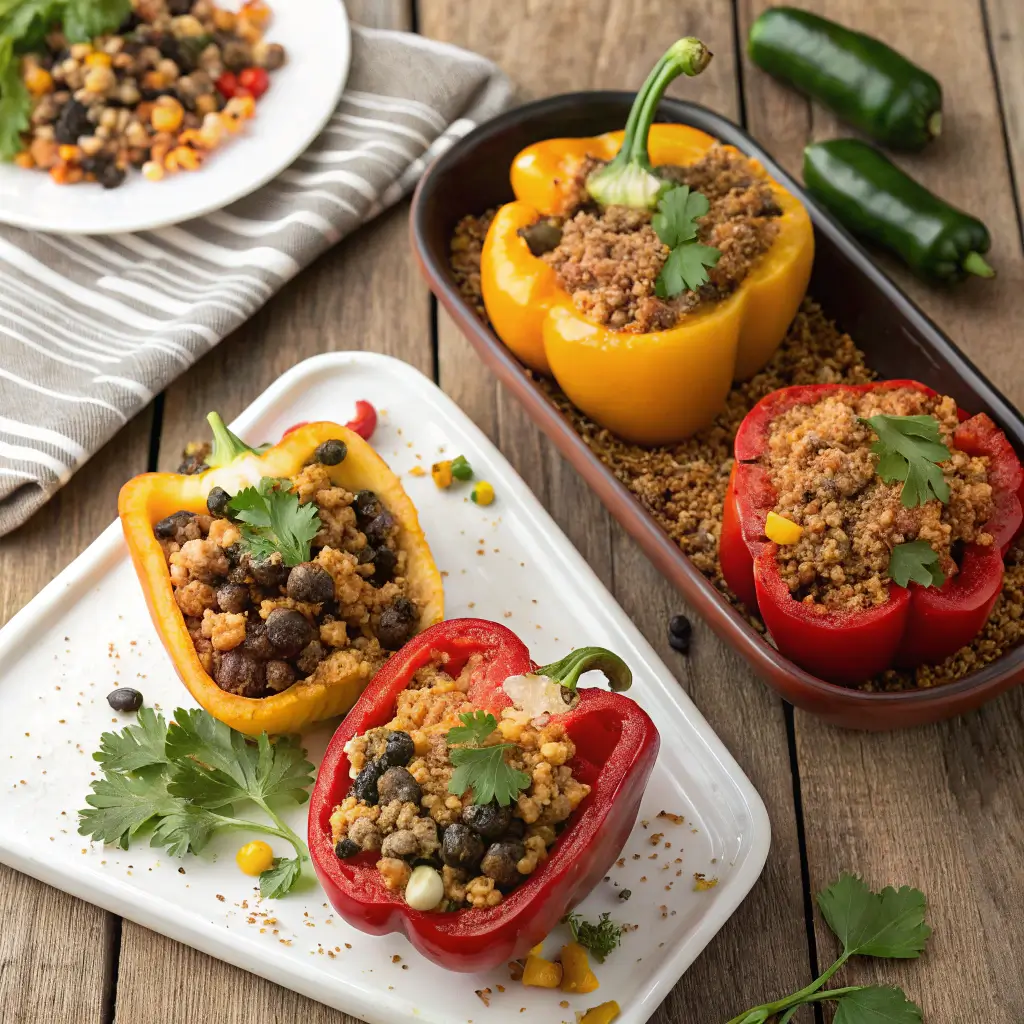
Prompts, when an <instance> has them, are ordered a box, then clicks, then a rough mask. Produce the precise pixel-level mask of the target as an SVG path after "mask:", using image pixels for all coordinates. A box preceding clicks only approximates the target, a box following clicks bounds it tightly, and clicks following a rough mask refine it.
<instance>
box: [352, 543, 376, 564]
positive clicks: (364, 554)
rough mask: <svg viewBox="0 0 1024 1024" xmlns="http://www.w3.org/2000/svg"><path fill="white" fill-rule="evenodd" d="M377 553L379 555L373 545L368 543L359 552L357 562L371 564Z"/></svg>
mask: <svg viewBox="0 0 1024 1024" xmlns="http://www.w3.org/2000/svg"><path fill="white" fill-rule="evenodd" d="M376 555H377V553H376V552H375V551H374V550H373V548H371V547H370V545H369V544H367V545H366V547H365V548H363V549H362V550H361V551H360V552H359V553H358V554H357V555H356V562H357V563H358V564H359V565H369V563H370V562H372V561H373V560H374V558H375V557H376Z"/></svg>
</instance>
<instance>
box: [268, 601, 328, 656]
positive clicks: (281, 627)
mask: <svg viewBox="0 0 1024 1024" xmlns="http://www.w3.org/2000/svg"><path fill="white" fill-rule="evenodd" d="M267 637H268V638H269V640H270V642H271V643H272V644H273V645H274V647H275V648H276V650H277V651H278V652H279V653H280V654H281V655H283V656H284V657H285V658H292V657H294V656H295V655H297V654H298V653H299V651H301V650H302V649H303V647H305V646H306V644H308V643H310V642H311V641H312V640H314V639H316V635H315V633H314V631H313V627H312V626H311V625H310V624H309V622H308V620H307V619H306V616H305V615H303V614H302V613H301V612H297V611H295V610H294V609H293V608H275V609H274V610H273V611H272V612H271V613H270V614H269V615H268V616H267Z"/></svg>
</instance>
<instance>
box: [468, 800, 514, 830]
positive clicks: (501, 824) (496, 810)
mask: <svg viewBox="0 0 1024 1024" xmlns="http://www.w3.org/2000/svg"><path fill="white" fill-rule="evenodd" d="M511 820H512V808H510V807H499V806H498V805H497V804H496V803H495V802H494V801H491V803H489V804H467V805H466V806H465V807H463V808H462V823H463V824H464V825H468V826H469V827H470V828H471V829H473V831H474V832H478V833H479V834H480V835H482V836H483V837H484V839H500V838H501V837H502V836H503V835H504V834H505V833H506V832H507V831H508V826H509V823H510V822H511Z"/></svg>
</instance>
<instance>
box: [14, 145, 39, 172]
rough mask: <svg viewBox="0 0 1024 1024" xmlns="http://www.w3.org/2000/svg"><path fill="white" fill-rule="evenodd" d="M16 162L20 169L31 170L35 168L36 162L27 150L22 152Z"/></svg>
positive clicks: (15, 159)
mask: <svg viewBox="0 0 1024 1024" xmlns="http://www.w3.org/2000/svg"><path fill="white" fill-rule="evenodd" d="M14 162H15V163H16V164H17V165H18V166H19V167H25V168H31V167H35V165H36V162H35V160H33V159H32V154H31V153H30V152H29V151H28V150H27V149H25V150H22V151H21V152H20V153H19V154H18V155H17V156H16V157H15V158H14Z"/></svg>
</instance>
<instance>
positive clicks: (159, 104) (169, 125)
mask: <svg viewBox="0 0 1024 1024" xmlns="http://www.w3.org/2000/svg"><path fill="white" fill-rule="evenodd" d="M184 116H185V108H184V107H182V105H181V104H180V103H179V102H178V101H177V100H176V99H175V98H174V97H173V96H161V97H160V98H159V99H158V100H157V101H156V103H155V104H154V106H153V112H152V114H150V117H149V121H150V124H152V125H153V128H154V129H155V130H156V131H158V132H176V131H177V130H178V129H179V128H180V127H181V122H182V119H183V118H184Z"/></svg>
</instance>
